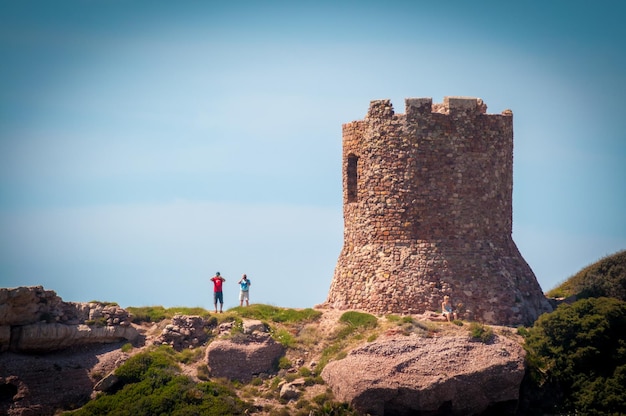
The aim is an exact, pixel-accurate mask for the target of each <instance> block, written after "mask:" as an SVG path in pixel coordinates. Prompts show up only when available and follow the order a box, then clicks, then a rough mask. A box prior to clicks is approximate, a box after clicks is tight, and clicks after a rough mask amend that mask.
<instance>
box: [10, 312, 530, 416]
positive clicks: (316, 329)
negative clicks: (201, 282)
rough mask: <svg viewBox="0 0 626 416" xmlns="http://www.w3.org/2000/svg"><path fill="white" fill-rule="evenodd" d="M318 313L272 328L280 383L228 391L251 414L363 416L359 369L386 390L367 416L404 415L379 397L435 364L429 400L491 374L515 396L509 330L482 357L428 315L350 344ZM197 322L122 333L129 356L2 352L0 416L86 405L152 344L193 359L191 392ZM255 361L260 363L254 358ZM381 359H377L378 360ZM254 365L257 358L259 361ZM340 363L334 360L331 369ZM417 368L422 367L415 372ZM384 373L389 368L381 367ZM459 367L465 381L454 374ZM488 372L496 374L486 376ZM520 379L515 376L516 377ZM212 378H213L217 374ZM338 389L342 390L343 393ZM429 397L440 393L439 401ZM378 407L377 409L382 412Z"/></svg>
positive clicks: (96, 349)
mask: <svg viewBox="0 0 626 416" xmlns="http://www.w3.org/2000/svg"><path fill="white" fill-rule="evenodd" d="M317 310H318V311H319V312H321V316H320V317H319V318H318V319H316V320H314V321H306V322H299V323H290V324H282V323H271V326H273V330H274V331H276V330H279V329H280V330H284V331H287V332H288V333H289V334H291V336H292V338H293V339H292V343H291V345H290V346H289V348H287V349H286V350H285V351H284V358H283V362H287V363H290V365H283V366H282V368H281V369H280V370H279V372H278V374H275V373H274V374H272V373H271V370H269V369H268V372H267V373H263V372H261V374H257V375H254V376H253V378H255V379H256V382H252V383H250V381H251V379H250V378H248V380H247V381H244V383H243V384H238V385H236V389H237V391H238V394H239V395H240V397H241V398H242V399H243V400H245V401H246V402H249V403H253V404H254V409H256V414H259V415H269V414H276V413H275V412H276V409H283V411H284V412H287V413H286V414H294V413H295V412H296V410H297V405H298V403H301V402H303V401H305V402H306V401H309V402H311V401H314V400H315V398H316V397H317V398H319V397H326V398H328V399H330V398H333V397H335V399H337V400H338V399H341V400H342V401H348V402H350V401H354V402H355V403H361V404H362V405H363V406H365V407H364V409H365V410H368V409H369V408H368V407H367V406H368V402H367V401H365V402H364V401H363V400H362V399H359V400H361V401H360V402H359V400H357V399H358V397H361V398H362V397H363V396H364V395H365V396H371V397H374V396H372V392H371V391H368V388H367V386H365V387H364V385H363V383H360V384H359V382H360V381H363V380H366V379H368V377H365V376H358V374H359V371H358V370H359V369H361V370H362V369H368V370H367V371H368V372H369V373H372V374H386V375H384V376H383V377H382V378H381V377H378V379H376V380H374V381H373V382H374V383H375V384H380V385H382V383H383V381H384V382H389V383H391V384H389V385H388V386H387V387H385V389H386V390H384V391H383V390H380V391H382V392H383V393H380V391H378V393H377V394H378V396H376V397H378V398H377V399H376V401H377V404H376V406H378V408H379V410H376V408H374V407H373V408H372V409H374V411H373V412H372V414H383V413H384V408H385V406H387V408H389V409H391V408H393V407H394V406H398V405H402V404H401V403H400V404H399V402H398V401H397V400H396V399H395V398H394V397H395V396H396V394H395V393H393V394H392V395H393V396H394V397H388V395H386V393H385V391H391V390H393V388H391V387H389V386H392V385H394V383H396V385H397V383H405V381H406V380H411V379H416V378H417V379H418V381H419V380H421V381H419V382H424V383H426V381H424V380H426V378H425V376H424V375H423V374H417V373H416V371H422V372H423V371H426V370H429V369H430V370H432V365H429V361H430V360H432V363H435V362H437V363H438V364H437V365H438V368H437V369H436V373H437V374H439V376H438V377H439V378H437V377H435V378H434V379H432V378H431V379H430V380H429V381H428V383H430V385H429V387H428V389H430V390H433V388H432V386H439V385H441V386H443V387H442V388H445V391H444V393H446V392H447V393H446V394H452V395H454V394H455V393H454V389H456V388H458V386H457V385H456V384H450V383H449V382H448V381H447V380H449V379H453V378H455V379H459V380H461V379H464V377H465V378H466V379H468V380H470V379H471V378H472V377H476V374H478V373H481V372H484V371H483V370H484V368H487V370H486V371H487V372H486V373H485V374H491V375H490V377H491V378H493V376H494V374H493V372H494V371H496V372H498V371H499V372H498V374H496V375H495V378H496V379H500V378H504V379H506V380H509V381H508V382H509V384H510V383H511V382H512V383H513V387H512V388H513V390H515V382H516V381H517V378H520V372H519V366H520V363H521V362H523V352H522V351H521V348H519V344H520V340H519V338H518V337H517V336H516V335H515V334H514V331H513V330H511V329H510V328H505V327H502V328H499V327H490V328H492V329H493V331H494V332H495V334H496V337H495V338H494V341H492V342H491V344H490V345H491V346H490V347H488V345H487V344H483V343H480V342H479V343H475V342H471V343H470V342H469V341H468V340H469V338H470V337H469V329H468V323H464V324H463V325H461V326H459V325H456V324H454V323H448V322H444V321H442V319H441V316H440V315H438V314H436V313H434V312H433V313H426V314H424V315H415V316H402V317H400V316H396V317H394V319H391V318H390V317H378V325H377V327H376V328H375V329H368V330H365V331H360V332H358V334H357V335H354V334H352V335H351V336H349V337H347V338H345V339H338V334H339V332H340V331H341V330H342V329H343V328H345V324H343V323H341V322H340V317H341V316H342V315H343V313H344V312H345V311H340V310H334V309H317ZM229 314H230V312H227V313H225V314H223V315H222V314H220V315H219V319H220V324H219V325H218V326H217V327H215V328H214V334H215V337H216V338H213V339H212V341H216V340H218V339H219V338H220V332H222V331H226V332H228V328H230V327H229V324H228V321H229V319H230V316H231V315H229ZM234 316H235V315H232V317H234ZM198 322H199V321H198V320H196V318H191V317H179V318H174V319H173V320H172V319H168V320H164V321H161V322H159V323H143V324H135V323H132V324H131V325H130V326H131V327H132V328H134V330H135V331H136V333H137V334H139V336H138V337H137V338H136V339H134V340H133V344H134V346H133V347H132V348H131V347H130V343H129V341H128V340H122V341H119V342H115V343H109V344H92V345H83V346H80V347H74V348H67V349H63V350H61V351H57V352H48V353H42V352H35V353H16V352H9V351H7V352H4V353H0V414H1V413H3V412H4V413H6V414H7V415H11V416H14V415H31V414H33V415H46V414H50V415H52V414H54V412H55V410H56V409H58V408H60V407H63V408H65V409H70V408H73V407H76V406H79V405H81V404H82V403H84V402H85V401H86V400H88V398H90V397H94V395H95V391H94V385H95V384H96V383H97V382H98V381H100V380H101V379H102V378H103V377H106V376H107V374H109V373H111V372H112V371H113V370H114V369H115V368H117V367H118V366H120V365H121V364H122V363H123V362H124V361H125V360H127V359H128V358H129V357H130V356H132V355H133V354H137V353H139V352H141V351H143V350H145V349H146V348H150V347H151V346H153V345H155V344H157V345H158V344H160V343H170V344H176V345H177V346H178V348H179V349H180V348H183V349H188V350H191V351H192V352H195V351H197V352H195V353H193V354H191V355H192V357H193V359H191V360H189V361H187V362H186V363H180V366H181V371H182V372H183V373H184V374H186V375H188V376H189V377H191V378H192V379H194V380H195V381H197V382H200V381H203V380H207V379H208V377H211V378H213V376H214V374H211V368H210V362H211V359H210V354H211V351H210V349H211V348H213V347H211V345H213V346H214V345H215V343H214V342H211V343H208V344H207V342H206V340H204V339H197V337H196V336H195V335H194V333H200V331H199V330H197V328H195V329H194V325H196V326H197V325H200V324H199V323H198ZM181 334H183V335H184V336H183V335H181ZM254 334H256V335H254ZM254 334H250V335H248V337H253V338H254V337H256V338H258V339H260V340H261V341H262V342H260V343H259V345H261V344H263V342H265V343H268V342H270V343H271V342H274V341H273V339H271V338H270V336H269V334H262V333H261V334H259V333H258V331H254ZM166 335H167V336H166ZM438 340H441V342H439V341H438ZM443 340H445V342H443ZM252 344H254V343H252ZM250 345H251V342H250V338H248V341H246V342H244V343H243V344H232V345H230V346H228V345H227V346H226V347H227V348H232V349H231V350H228V349H227V350H226V351H222V353H223V354H226V356H234V355H236V354H241V353H242V351H244V347H245V348H256V347H255V345H252V347H251V346H250ZM399 345H405V346H407V345H410V346H415V345H419V348H418V350H419V353H420V355H419V356H412V357H409V356H408V355H406V354H407V351H408V349H411V350H415V349H416V348H414V347H411V348H408V347H407V348H408V349H407V348H404V349H402V348H395V346H399ZM364 346H369V347H368V348H369V349H370V350H369V352H364V350H363V349H362V347H364ZM390 346H393V347H390ZM515 346H517V347H515ZM259 348H260V347H259ZM329 348H335V349H337V351H338V354H335V355H333V356H331V357H330V359H329V357H328V356H326V357H324V354H327V352H328V350H329ZM360 348H361V349H360ZM274 350H275V348H274ZM255 351H256V350H255ZM352 351H357V352H354V353H353V352H352ZM494 351H495V352H496V353H494ZM503 351H504V352H503ZM214 353H216V352H215V351H214ZM258 354H260V355H263V354H265V353H264V352H262V351H260V350H259V353H258ZM380 354H383V355H384V357H383V358H384V359H382V360H381V356H380ZM254 355H255V356H256V355H257V352H255V353H254ZM281 355H282V353H281ZM503 355H505V356H507V357H508V358H507V360H508V361H506V360H505V361H506V362H505V364H503V361H502V356H503ZM344 357H345V359H343V358H344ZM407 357H408V358H407ZM424 357H430V358H424ZM338 358H341V359H340V360H337V359H338ZM268 360H269V361H268V362H271V361H272V360H273V358H272V357H271V356H270V357H268ZM323 360H329V364H328V365H327V367H326V369H327V370H328V371H327V374H326V375H325V382H323V381H321V380H320V379H319V378H318V379H317V381H316V382H315V383H311V382H310V379H311V374H314V373H315V370H316V367H317V366H318V365H320V362H321V361H323ZM274 361H275V360H274ZM333 361H334V362H333ZM418 361H420V363H419V365H416V363H417V362H418ZM337 363H345V364H346V366H344V367H343V368H342V366H341V365H339V366H337ZM384 363H387V364H389V365H391V367H389V365H383V364H384ZM468 363H473V364H472V365H474V366H475V367H476V368H474V367H472V366H469V365H468ZM261 365H262V363H261ZM498 365H500V366H501V365H509V367H511V368H514V367H515V371H509V370H506V371H504V372H503V373H504V376H503V375H502V374H500V373H502V371H501V370H497V368H499V367H498ZM394 366H395V367H394ZM460 367H464V368H465V369H467V370H468V371H461V370H460ZM479 367H481V368H482V369H481V368H479ZM402 368H412V369H413V370H411V371H413V373H412V374H409V373H407V372H406V371H402ZM494 368H496V370H493V369H494ZM490 369H491V370H490ZM331 370H332V371H331ZM216 371H218V369H215V368H214V369H213V372H216ZM489 371H491V373H489ZM511 374H514V377H513V379H511V377H509V376H510V375H511ZM521 374H523V369H522V373H521ZM395 375H397V376H398V379H397V380H396V381H394V378H393V377H394V376H395ZM217 376H218V377H219V376H220V375H219V374H217ZM307 376H308V377H307ZM275 377H279V378H280V380H281V384H280V385H279V390H278V391H277V390H276V383H273V382H272V381H273V380H274V379H275ZM355 377H356V378H355ZM220 378H223V377H220ZM259 379H260V380H261V381H259ZM403 380H405V381H403ZM433 380H434V381H433ZM476 380H478V379H477V378H476ZM511 380H512V381H511ZM419 382H417V384H419ZM446 383H448V384H446ZM405 384H406V383H405ZM409 384H411V383H409ZM409 384H406V385H403V389H405V390H406V391H411V389H414V388H415V385H416V383H413V384H411V385H409ZM281 386H282V387H281ZM341 386H343V387H341ZM346 386H348V388H347V389H346ZM418 387H419V386H418ZM422 387H423V386H422ZM509 387H510V386H509ZM420 388H421V387H420ZM509 390H510V388H509ZM436 394H438V395H440V394H442V393H441V392H440V391H439V392H438V393H436ZM357 396H358V397H357ZM355 397H356V398H357V399H355ZM407 397H408V399H407V400H408V401H409V402H412V401H414V400H413V399H411V397H410V396H407ZM491 399H493V398H491ZM491 399H490V398H482V399H481V400H482V401H483V402H484V401H485V400H487V401H489V400H491ZM496 400H498V398H496ZM503 400H504V401H508V400H510V397H508V396H507V397H504V398H503ZM380 403H383V405H382V407H381V404H380ZM384 403H387V404H386V405H385V404H384ZM483 404H484V403H483ZM481 405H482V404H481ZM436 406H437V405H435V407H436ZM380 409H383V410H380ZM272 412H274V413H272ZM397 414H402V413H397Z"/></svg>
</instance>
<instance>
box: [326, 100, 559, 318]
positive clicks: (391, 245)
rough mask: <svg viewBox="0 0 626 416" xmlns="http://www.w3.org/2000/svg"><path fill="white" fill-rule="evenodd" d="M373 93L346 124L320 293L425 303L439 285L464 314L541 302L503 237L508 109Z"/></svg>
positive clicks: (394, 304)
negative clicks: (337, 222)
mask: <svg viewBox="0 0 626 416" xmlns="http://www.w3.org/2000/svg"><path fill="white" fill-rule="evenodd" d="M405 110H406V111H405V113H404V114H396V113H395V112H394V109H393V106H392V104H391V102H390V100H374V101H371V102H370V106H369V109H368V111H367V114H366V116H365V118H364V119H363V120H358V121H353V122H350V123H346V124H344V125H343V155H342V156H343V157H342V159H343V164H344V167H343V209H344V246H343V249H342V252H341V254H340V256H339V260H338V262H337V267H336V269H335V274H334V277H333V282H332V284H331V288H330V291H329V296H328V300H327V303H328V304H330V305H332V306H335V307H338V308H350V309H364V310H369V311H372V312H376V313H422V312H424V311H426V310H436V309H438V308H439V305H440V303H441V299H442V298H443V296H444V295H450V296H451V297H452V298H453V299H454V301H455V303H461V304H462V305H463V310H464V313H465V315H466V317H467V318H471V319H477V320H481V321H484V322H489V323H500V324H518V323H527V322H530V321H533V320H534V319H536V318H537V316H538V315H539V314H540V313H543V312H544V311H545V310H549V308H550V307H549V304H548V303H547V301H546V300H545V298H544V296H543V293H542V292H541V288H540V287H539V285H538V283H537V280H536V278H535V276H534V274H533V272H532V270H531V269H530V267H529V266H528V265H527V264H526V262H525V261H524V259H523V258H522V256H521V254H519V251H518V250H517V247H516V246H515V243H514V242H513V240H512V237H511V233H512V191H513V117H512V112H511V111H510V110H506V111H504V112H503V113H502V114H487V112H486V111H487V106H486V105H485V104H484V103H483V101H482V100H481V99H480V98H468V97H445V98H444V101H443V103H437V104H433V102H432V99H431V98H408V99H406V100H405Z"/></svg>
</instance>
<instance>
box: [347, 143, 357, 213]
mask: <svg viewBox="0 0 626 416" xmlns="http://www.w3.org/2000/svg"><path fill="white" fill-rule="evenodd" d="M358 160H359V158H358V157H357V156H355V155H350V156H348V166H347V167H346V177H347V181H348V183H347V185H348V202H356V199H357V181H358V173H357V162H358Z"/></svg>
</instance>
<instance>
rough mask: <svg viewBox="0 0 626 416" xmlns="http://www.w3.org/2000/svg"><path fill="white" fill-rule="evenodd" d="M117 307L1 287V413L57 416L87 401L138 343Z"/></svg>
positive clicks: (124, 313) (34, 289) (37, 288)
mask: <svg viewBox="0 0 626 416" xmlns="http://www.w3.org/2000/svg"><path fill="white" fill-rule="evenodd" d="M138 338H139V333H138V332H137V330H136V329H135V328H134V327H133V326H132V325H131V323H130V317H129V314H128V312H127V311H125V310H124V309H122V308H120V307H119V306H117V305H115V304H103V303H98V302H90V303H74V302H64V301H63V300H62V299H61V298H60V297H58V296H57V295H56V293H55V292H54V291H52V290H44V289H43V287H41V286H35V287H18V288H0V414H6V415H10V416H30V415H53V414H55V413H56V412H57V410H58V409H71V408H74V407H78V406H81V405H83V404H84V403H86V402H87V401H88V400H89V398H90V396H91V393H92V391H93V387H94V385H95V383H96V382H97V381H98V377H99V375H103V374H107V373H109V372H111V371H112V370H114V369H115V368H117V367H118V366H119V365H120V364H121V363H122V362H123V361H124V360H125V359H126V358H127V354H125V353H124V352H122V351H121V350H120V347H121V345H123V344H124V343H127V342H135V341H138Z"/></svg>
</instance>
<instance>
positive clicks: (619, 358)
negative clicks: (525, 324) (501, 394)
mask: <svg viewBox="0 0 626 416" xmlns="http://www.w3.org/2000/svg"><path fill="white" fill-rule="evenodd" d="M625 270H626V251H623V252H620V253H617V254H615V255H614V256H610V257H607V258H604V259H601V260H600V261H598V262H597V263H595V264H593V265H591V266H588V267H586V268H585V269H583V270H581V272H579V273H578V274H576V275H575V276H574V277H572V278H571V279H570V280H569V281H567V282H564V283H563V284H561V285H560V286H559V288H557V290H558V291H560V292H559V294H561V295H562V296H563V297H568V296H573V295H575V296H576V297H577V298H581V299H580V300H578V301H575V302H574V303H572V304H566V303H564V304H561V305H560V306H559V307H558V308H557V309H556V310H555V311H554V312H552V313H550V314H544V315H542V316H540V317H539V319H538V320H537V321H536V322H535V324H534V326H532V327H531V328H524V329H520V330H519V331H518V333H519V334H521V335H522V336H524V338H525V340H526V342H525V348H526V350H527V352H528V355H527V361H528V371H527V374H526V377H525V380H524V383H523V385H522V404H523V407H524V410H525V414H538V415H539V414H582V415H622V414H626V392H625V391H624V386H626V338H625V337H624V334H625V333H626V302H624V300H623V290H624V289H626V285H625V282H626V278H625ZM551 293H552V295H553V296H554V293H555V292H554V291H553V292H551ZM609 294H612V295H614V296H612V297H606V296H607V295H609ZM596 295H599V296H596Z"/></svg>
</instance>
